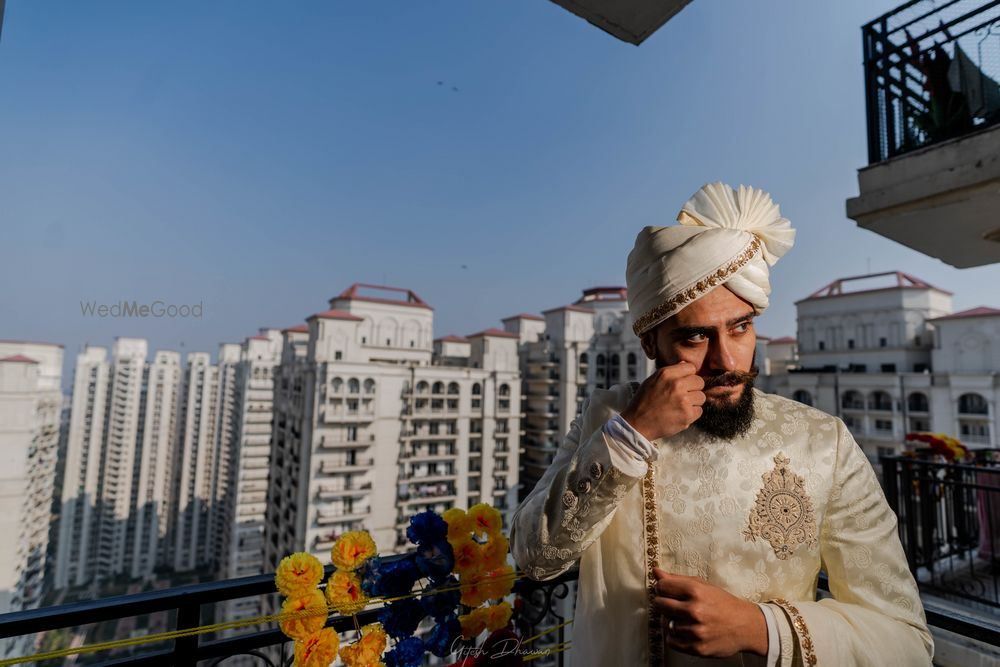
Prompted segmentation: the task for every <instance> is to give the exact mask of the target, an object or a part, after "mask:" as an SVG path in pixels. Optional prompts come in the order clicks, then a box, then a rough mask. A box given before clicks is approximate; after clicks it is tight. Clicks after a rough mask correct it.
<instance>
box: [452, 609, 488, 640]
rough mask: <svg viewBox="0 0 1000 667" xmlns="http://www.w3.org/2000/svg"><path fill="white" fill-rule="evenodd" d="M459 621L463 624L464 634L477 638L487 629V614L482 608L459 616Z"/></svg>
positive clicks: (469, 637)
mask: <svg viewBox="0 0 1000 667" xmlns="http://www.w3.org/2000/svg"><path fill="white" fill-rule="evenodd" d="M458 622H459V623H461V624H462V636H463V637H465V638H466V639H475V638H476V637H478V636H479V635H480V634H482V632H483V630H485V629H486V614H485V613H484V610H483V609H482V608H478V609H473V610H472V611H471V612H469V613H468V614H463V615H462V616H459V617H458Z"/></svg>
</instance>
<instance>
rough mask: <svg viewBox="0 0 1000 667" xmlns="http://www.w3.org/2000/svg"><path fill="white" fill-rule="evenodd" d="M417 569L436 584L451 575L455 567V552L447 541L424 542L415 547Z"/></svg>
mask: <svg viewBox="0 0 1000 667" xmlns="http://www.w3.org/2000/svg"><path fill="white" fill-rule="evenodd" d="M417 567H418V568H419V569H420V571H421V572H422V573H423V574H424V575H426V576H428V577H430V578H431V581H433V582H434V583H438V582H439V581H441V580H442V579H445V578H446V577H447V576H448V575H449V574H451V571H452V569H454V567H455V552H454V551H452V548H451V545H450V544H448V541H447V540H435V541H433V542H424V543H422V544H421V545H420V546H418V547H417Z"/></svg>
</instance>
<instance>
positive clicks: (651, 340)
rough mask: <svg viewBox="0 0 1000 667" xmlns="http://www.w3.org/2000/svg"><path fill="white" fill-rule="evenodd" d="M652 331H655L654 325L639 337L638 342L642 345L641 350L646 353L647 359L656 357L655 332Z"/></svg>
mask: <svg viewBox="0 0 1000 667" xmlns="http://www.w3.org/2000/svg"><path fill="white" fill-rule="evenodd" d="M653 331H656V327H654V328H653V330H652V331H647V332H646V333H644V334H642V336H640V337H639V344H640V345H642V351H643V352H645V353H646V358H648V359H656V334H655V333H653Z"/></svg>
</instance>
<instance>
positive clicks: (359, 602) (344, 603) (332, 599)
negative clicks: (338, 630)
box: [326, 570, 368, 616]
mask: <svg viewBox="0 0 1000 667" xmlns="http://www.w3.org/2000/svg"><path fill="white" fill-rule="evenodd" d="M326 601H327V602H328V603H329V604H330V606H331V607H333V608H334V609H336V610H337V611H338V612H339V613H341V614H345V615H348V616H349V615H351V614H356V613H357V612H359V611H361V610H362V609H364V608H365V606H366V605H367V604H368V596H367V595H365V594H364V591H362V590H361V581H360V580H359V579H358V575H356V574H355V573H353V572H347V571H345V570H337V571H336V572H334V573H333V574H331V575H330V580H329V581H327V582H326Z"/></svg>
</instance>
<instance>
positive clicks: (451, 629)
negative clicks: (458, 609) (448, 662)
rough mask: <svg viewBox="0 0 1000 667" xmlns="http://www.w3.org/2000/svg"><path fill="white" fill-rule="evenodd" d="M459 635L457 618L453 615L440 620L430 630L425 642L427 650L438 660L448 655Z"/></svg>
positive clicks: (459, 629) (459, 628) (460, 626)
mask: <svg viewBox="0 0 1000 667" xmlns="http://www.w3.org/2000/svg"><path fill="white" fill-rule="evenodd" d="M461 634H462V624H461V623H459V622H458V616H456V615H455V614H454V613H453V614H452V615H451V616H447V617H445V618H443V619H441V620H440V621H439V622H438V624H437V625H435V626H434V629H433V630H431V634H430V635H429V636H428V637H427V641H426V645H427V650H428V651H430V652H431V653H433V654H434V655H436V656H438V657H439V658H443V657H445V656H446V655H450V654H451V652H452V651H453V650H454V649H453V648H452V647H453V646H454V644H455V641H456V640H457V639H458V638H459V637H460V636H461Z"/></svg>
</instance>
